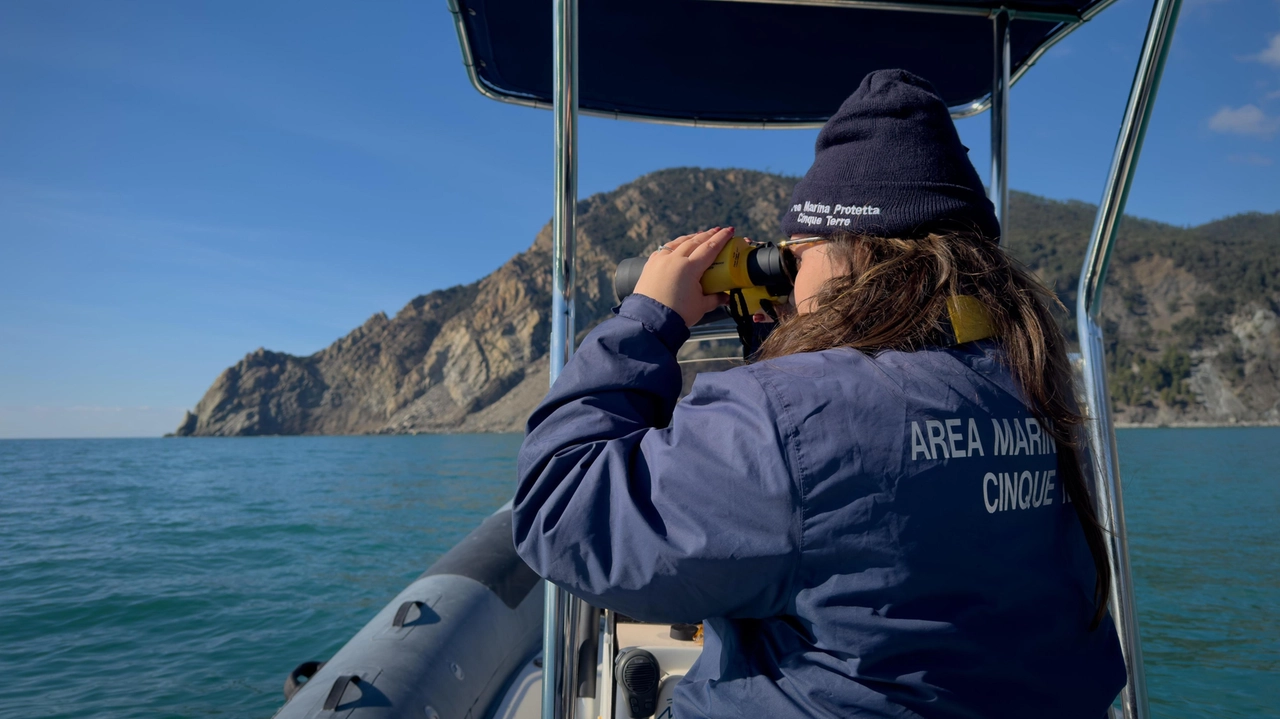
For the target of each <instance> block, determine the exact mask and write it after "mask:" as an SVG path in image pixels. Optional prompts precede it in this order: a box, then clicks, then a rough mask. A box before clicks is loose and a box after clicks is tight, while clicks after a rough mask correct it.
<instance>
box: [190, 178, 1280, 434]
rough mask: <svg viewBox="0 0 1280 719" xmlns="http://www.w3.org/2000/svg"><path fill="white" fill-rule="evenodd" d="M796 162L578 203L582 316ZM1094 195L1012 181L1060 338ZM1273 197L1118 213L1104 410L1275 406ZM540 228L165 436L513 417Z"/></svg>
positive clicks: (242, 378)
mask: <svg viewBox="0 0 1280 719" xmlns="http://www.w3.org/2000/svg"><path fill="white" fill-rule="evenodd" d="M794 182H795V178H792V177H784V176H780V175H773V174H769V173H763V172H754V171H747V170H708V169H696V168H675V169H670V170H662V171H659V172H655V173H652V174H649V175H645V176H643V177H641V178H639V179H637V180H635V181H634V182H631V183H629V184H627V185H624V186H622V187H620V188H618V189H616V190H614V191H612V192H607V193H601V194H598V195H594V196H592V197H590V198H587V199H585V200H582V201H581V202H579V203H578V238H577V239H578V265H577V272H578V299H577V316H578V318H579V325H580V326H581V327H582V332H584V333H585V332H586V331H587V330H589V329H590V327H591V326H593V325H594V324H596V323H597V322H599V321H601V320H602V319H604V318H605V317H606V316H607V315H608V311H609V308H610V306H612V304H613V303H614V298H613V291H612V270H613V267H614V265H615V264H616V263H617V261H618V260H620V259H623V258H625V257H631V256H635V255H638V254H641V253H642V252H644V251H646V250H649V249H652V248H653V247H655V246H656V245H657V244H658V243H660V242H663V241H666V240H668V239H670V238H672V237H675V236H677V235H680V234H683V233H684V232H687V231H689V230H690V229H693V228H700V227H708V226H712V225H733V226H734V227H736V228H737V229H738V231H739V233H740V234H744V235H746V236H748V237H753V238H760V239H765V238H773V237H776V236H777V235H778V233H779V232H780V228H779V225H778V218H779V216H780V215H781V212H782V208H783V206H784V204H785V203H786V202H787V200H788V199H789V198H790V193H791V188H792V186H793V184H794ZM1094 209H1095V208H1094V207H1093V206H1092V205H1089V204H1087V203H1083V202H1058V201H1054V200H1047V199H1044V198H1040V197H1036V196H1034V195H1028V194H1023V193H1013V197H1012V202H1011V206H1010V213H1009V214H1010V221H1009V227H1008V228H1007V230H1006V239H1005V245H1006V247H1007V248H1008V249H1009V250H1010V252H1011V253H1012V254H1014V255H1015V256H1016V257H1018V258H1019V259H1020V260H1022V261H1023V262H1024V263H1025V264H1026V265H1027V266H1028V267H1030V268H1031V269H1032V270H1034V271H1035V272H1036V273H1037V274H1038V275H1039V277H1040V278H1041V279H1042V281H1044V282H1045V283H1046V284H1047V285H1048V286H1050V287H1051V288H1053V290H1054V291H1055V292H1056V293H1057V295H1058V296H1059V298H1060V299H1061V300H1062V301H1063V304H1064V305H1065V307H1064V309H1063V310H1062V311H1061V312H1059V315H1060V319H1061V320H1062V321H1063V323H1064V329H1066V330H1067V332H1068V335H1069V336H1071V337H1073V338H1074V335H1075V325H1074V310H1075V285H1076V280H1077V278H1078V275H1079V269H1080V264H1081V260H1082V258H1083V254H1084V248H1085V244H1086V243H1087V241H1088V233H1089V228H1090V226H1091V224H1092V222H1093V215H1094ZM1277 249H1280V213H1278V214H1271V215H1264V214H1257V213H1255V214H1247V215H1238V216H1234V217H1229V218H1226V219H1223V220H1218V221H1216V222H1212V223H1209V224H1206V225H1202V226H1199V227H1193V228H1179V227H1173V226H1170V225H1164V224H1161V223H1157V222H1152V221H1149V220H1140V219H1135V218H1126V219H1125V221H1124V223H1123V225H1122V227H1121V234H1120V238H1119V240H1118V249H1117V251H1116V254H1115V259H1114V260H1113V262H1112V265H1111V271H1110V275H1109V278H1108V286H1107V289H1106V291H1105V294H1104V304H1103V318H1104V322H1105V327H1104V329H1105V332H1106V336H1107V338H1108V342H1109V343H1110V346H1109V347H1108V352H1109V358H1110V361H1111V365H1112V366H1111V367H1110V369H1111V376H1112V380H1111V381H1112V390H1113V396H1114V397H1115V402H1116V405H1115V406H1116V411H1117V420H1118V421H1120V422H1124V423H1130V424H1161V423H1163V424H1168V423H1175V424H1196V423H1201V424H1204V423H1217V424H1224V423H1225V424H1230V423H1241V422H1246V423H1253V422H1267V423H1276V422H1280V323H1278V322H1277V317H1276V310H1277V308H1280V256H1278V255H1277V252H1276V251H1277ZM550 266H551V232H550V227H549V226H547V227H544V228H543V230H542V231H541V232H539V233H538V236H537V237H536V238H535V239H534V242H533V245H532V246H531V247H530V248H529V249H528V250H527V251H525V252H523V253H521V254H519V255H516V256H515V257H513V258H511V259H510V260H508V261H507V262H506V263H505V264H503V265H502V266H501V267H499V268H498V269H497V270H495V271H494V272H493V273H492V274H490V275H489V276H487V277H485V278H483V279H481V280H479V281H477V282H474V283H472V284H470V285H465V286H458V287H452V288H449V289H444V290H436V291H434V292H430V293H428V294H425V295H422V296H420V297H417V298H415V299H414V300H412V301H411V302H410V303H409V304H408V305H406V306H405V307H404V308H403V309H401V310H400V311H399V312H398V313H396V316H395V317H392V318H389V317H387V316H386V315H385V314H382V313H379V314H376V315H374V316H373V317H371V318H369V320H368V321H366V322H365V323H364V324H363V325H361V326H360V327H358V328H356V329H355V330H353V331H352V332H351V333H350V334H348V335H347V336H345V337H343V338H341V339H339V340H338V341H337V342H334V343H333V344H332V345H330V346H329V347H326V348H325V349H323V350H320V351H319V352H316V353H315V354H312V355H309V356H306V357H298V356H294V355H289V354H284V353H280V352H271V351H268V350H264V349H258V350H256V351H254V352H251V353H250V354H248V355H246V356H245V358H244V359H242V360H241V361H240V362H238V363H236V364H235V365H234V366H232V367H230V368H228V369H227V370H226V371H224V372H223V373H222V375H220V376H219V377H218V378H217V380H215V381H214V383H213V386H212V387H210V388H209V391H208V392H206V393H205V396H204V397H203V398H202V399H201V400H200V402H199V404H197V405H196V408H195V410H194V412H188V413H187V416H186V417H185V418H184V420H183V422H182V424H181V425H180V426H179V427H178V429H177V430H176V432H175V434H177V435H180V436H193V435H203V436H210V435H212V436H231V435H263V434H368V433H417V432H490V431H518V430H519V429H520V428H521V426H522V425H523V422H524V418H525V417H526V416H527V415H528V413H529V412H530V411H531V410H532V408H533V406H534V405H535V404H536V403H537V402H538V400H539V399H541V397H542V395H543V394H544V393H545V392H546V387H547V368H546V364H547V363H546V353H547V349H548V340H549V335H550V320H549V311H550V296H551V295H550V291H551V286H550V285H551V278H550V270H549V268H550Z"/></svg>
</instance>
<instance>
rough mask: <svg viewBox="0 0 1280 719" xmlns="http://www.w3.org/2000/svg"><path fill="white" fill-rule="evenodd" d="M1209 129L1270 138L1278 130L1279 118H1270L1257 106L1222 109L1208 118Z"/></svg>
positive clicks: (1231, 133)
mask: <svg viewBox="0 0 1280 719" xmlns="http://www.w3.org/2000/svg"><path fill="white" fill-rule="evenodd" d="M1209 129H1210V130H1213V131H1214V132H1222V133H1226V134H1230V135H1256V136H1258V137H1270V136H1272V135H1274V134H1275V133H1276V130H1280V117H1270V116H1269V115H1267V113H1265V112H1263V111H1262V108H1260V107H1258V106H1257V105H1245V106H1243V107H1238V108H1230V107H1224V108H1222V109H1221V110H1218V112H1217V113H1216V114H1214V116H1213V117H1211V118H1209Z"/></svg>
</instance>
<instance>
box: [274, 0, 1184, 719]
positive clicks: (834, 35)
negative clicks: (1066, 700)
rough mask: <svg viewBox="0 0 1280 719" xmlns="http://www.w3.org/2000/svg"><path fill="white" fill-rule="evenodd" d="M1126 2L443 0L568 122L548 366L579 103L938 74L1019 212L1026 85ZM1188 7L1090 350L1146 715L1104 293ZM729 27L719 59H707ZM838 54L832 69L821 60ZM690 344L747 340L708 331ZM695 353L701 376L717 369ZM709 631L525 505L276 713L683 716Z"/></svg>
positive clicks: (498, 516) (695, 117)
mask: <svg viewBox="0 0 1280 719" xmlns="http://www.w3.org/2000/svg"><path fill="white" fill-rule="evenodd" d="M1113 2H1114V0H1016V1H1010V2H999V1H994V0H993V1H984V0H929V1H920V2H918V1H916V0H643V1H641V0H448V10H449V12H450V13H452V15H453V18H454V23H455V27H456V29H457V35H458V42H459V45H460V48H461V51H462V58H463V65H464V67H465V68H466V72H467V74H468V76H469V78H470V81H471V83H472V85H473V86H474V87H475V89H476V90H478V91H479V92H480V93H482V94H483V95H485V96H486V97H489V98H492V99H494V100H498V101H501V102H507V103H514V104H517V105H524V106H529V107H535V108H543V109H550V110H551V111H552V113H553V115H554V144H555V179H554V183H555V187H554V213H553V221H552V236H553V252H552V267H550V268H548V269H549V271H550V272H551V273H552V281H553V282H552V284H553V293H552V334H551V350H550V353H549V354H550V359H549V361H550V366H551V379H552V381H553V382H554V381H555V378H556V377H557V375H558V373H559V371H560V370H561V368H562V367H563V366H564V364H565V362H566V361H567V360H568V358H569V356H570V354H571V352H572V350H573V338H574V336H575V321H574V250H575V248H574V237H575V233H574V227H575V215H574V213H575V207H576V204H577V162H578V150H577V128H578V117H579V115H580V114H587V115H592V116H600V117H609V118H615V119H619V120H637V121H642V122H657V123H667V124H675V125H687V126H696V127H708V128H777V129H787V128H816V127H819V126H821V124H822V123H823V122H825V121H826V119H827V117H828V116H829V115H830V114H831V113H832V112H834V111H835V109H836V108H837V107H839V106H840V103H841V101H842V100H843V99H844V98H845V96H846V94H847V92H848V91H849V90H850V89H851V88H852V87H854V86H855V85H856V83H857V82H858V80H860V79H861V78H862V77H863V76H864V75H865V74H866V73H867V72H869V71H871V70H875V69H880V68H885V67H901V68H903V69H906V70H909V71H911V72H914V73H916V74H918V75H921V76H923V77H925V78H927V79H929V80H930V81H931V82H932V83H933V84H934V85H935V87H937V88H938V90H939V92H940V94H941V95H942V97H943V98H944V100H946V101H947V103H948V105H949V106H950V107H951V110H952V115H953V117H956V118H961V117H969V116H972V115H976V114H978V113H981V112H989V113H990V118H991V148H992V165H991V183H990V194H991V199H992V201H993V203H994V204H995V207H996V212H997V215H998V217H999V218H1000V219H1001V221H1002V223H1003V221H1004V219H1005V212H1006V209H1007V207H1008V173H1007V166H1008V152H1007V137H1008V107H1009V88H1010V87H1011V86H1012V84H1013V83H1014V82H1016V81H1017V80H1018V79H1019V78H1020V77H1022V76H1023V75H1024V74H1025V73H1026V72H1028V71H1029V69H1030V68H1031V67H1032V65H1034V64H1035V62H1036V60H1038V59H1039V58H1040V57H1041V56H1042V55H1043V54H1044V53H1045V52H1046V51H1047V50H1048V49H1049V48H1050V47H1052V46H1053V45H1054V44H1055V43H1057V42H1059V41H1060V40H1062V39H1063V38H1064V37H1066V36H1068V35H1069V34H1070V33H1071V32H1072V31H1074V30H1075V29H1076V28H1078V27H1080V26H1081V25H1082V24H1083V23H1085V22H1088V21H1089V20H1090V19H1092V18H1093V17H1095V16H1097V15H1098V13H1100V12H1103V11H1104V10H1105V9H1106V8H1107V7H1108V6H1109V5H1111V4H1112V3H1113ZM1180 6H1181V0H1153V4H1152V10H1151V17H1150V20H1149V22H1148V25H1147V29H1146V33H1145V36H1144V38H1143V44H1142V51H1141V54H1140V56H1139V59H1138V64H1137V68H1136V70H1135V73H1134V78H1133V83H1132V86H1131V89H1130V93H1129V97H1128V101H1127V104H1126V107H1125V112H1124V115H1123V119H1122V121H1121V125H1120V129H1119V136H1118V139H1117V142H1116V147H1115V151H1114V154H1113V157H1112V163H1111V169H1110V172H1109V174H1108V178H1107V182H1106V185H1105V187H1104V190H1103V195H1102V201H1101V202H1100V203H1099V207H1098V214H1097V218H1096V220H1095V222H1094V226H1093V230H1092V233H1091V236H1090V239H1089V245H1088V249H1087V251H1086V255H1085V260H1084V265H1083V268H1082V271H1081V275H1080V285H1079V292H1078V299H1077V312H1076V321H1077V330H1078V336H1079V338H1080V353H1079V355H1077V356H1076V357H1075V362H1076V366H1077V371H1078V374H1079V378H1080V383H1079V389H1080V390H1081V393H1082V395H1083V402H1084V408H1085V410H1086V414H1087V416H1088V417H1089V421H1088V432H1087V435H1088V441H1089V449H1090V452H1091V454H1092V460H1093V466H1094V468H1095V492H1094V494H1095V503H1096V505H1097V508H1096V509H1097V515H1098V517H1099V519H1100V521H1101V522H1102V524H1103V526H1104V528H1105V529H1106V530H1107V531H1108V536H1109V545H1108V553H1109V555H1110V559H1111V567H1112V572H1113V576H1112V586H1113V588H1114V591H1113V592H1112V596H1111V605H1110V610H1111V614H1112V616H1113V618H1114V619H1115V623H1116V629H1117V633H1118V634H1119V637H1120V642H1121V647H1122V650H1123V653H1124V658H1125V663H1126V666H1127V669H1128V676H1129V681H1128V684H1127V685H1126V686H1125V688H1124V690H1123V691H1122V693H1121V695H1120V697H1119V698H1118V701H1117V705H1116V706H1113V708H1112V716H1116V717H1119V716H1122V717H1124V719H1147V717H1149V716H1150V714H1149V709H1148V702H1147V692H1146V684H1145V679H1144V670H1143V660H1142V650H1141V646H1140V644H1139V637H1138V627H1137V618H1136V614H1135V597H1134V587H1133V581H1132V576H1131V571H1130V564H1129V551H1128V542H1127V534H1126V530H1125V519H1124V506H1123V499H1122V496H1121V485H1120V471H1119V461H1118V457H1117V454H1116V444H1115V431H1114V426H1113V423H1112V420H1111V416H1110V404H1109V400H1108V397H1109V395H1108V390H1107V381H1106V373H1105V367H1106V362H1105V355H1104V344H1103V336H1102V330H1101V328H1100V325H1099V321H1098V318H1099V311H1100V308H1101V291H1102V286H1103V282H1104V280H1105V278H1106V272H1107V264H1108V260H1109V258H1110V257H1111V253H1112V250H1113V249H1114V244H1115V239H1116V230H1117V227H1118V224H1119V221H1120V218H1121V215H1122V213H1123V210H1124V206H1125V201H1126V199H1127V196H1128V192H1129V188H1130V185H1131V183H1132V180H1133V175H1134V170H1135V168H1136V166H1137V162H1138V157H1139V154H1140V150H1141V147H1142V142H1143V137H1144V135H1145V132H1146V128H1147V124H1148V122H1149V120H1150V117H1151V114H1152V109H1153V106H1154V102H1155V97H1156V91H1157V89H1158V87H1159V82H1160V77H1161V75H1162V73H1163V70H1164V64H1165V59H1166V57H1167V55H1168V52H1169V45H1170V40H1171V38H1172V35H1173V31H1174V27H1175V25H1176V22H1177V18H1178V13H1179V10H1180ZM708 38H714V39H715V42H716V43H718V46H719V47H722V48H724V50H723V52H717V53H704V52H701V50H700V48H702V47H703V46H704V45H705V44H706V40H707V39H708ZM826 48H838V49H839V52H833V53H830V54H829V55H828V56H827V57H825V58H824V62H823V63H821V69H820V70H815V64H814V63H813V62H812V56H813V54H814V53H816V52H823V50H824V49H826ZM695 329H696V331H695V332H694V333H693V334H694V337H693V341H700V340H708V339H723V338H726V337H735V336H736V333H735V332H734V331H733V329H732V326H731V325H727V324H726V322H723V321H722V322H712V323H709V324H706V325H702V326H699V327H697V328H695ZM710 368H711V367H710V366H700V367H698V368H697V369H710ZM698 639H699V631H698V628H697V627H696V626H686V625H676V626H665V625H646V624H638V623H635V622H631V621H628V620H627V619H626V618H625V617H619V616H618V615H616V614H615V613H614V612H611V611H608V610H601V609H599V608H595V607H591V606H589V605H587V604H586V603H584V602H582V601H581V600H579V599H576V598H574V597H572V596H570V595H569V594H568V593H566V592H565V591H564V590H561V589H559V588H557V587H555V586H554V585H551V584H548V583H546V582H543V581H542V580H540V579H539V578H538V577H537V576H535V575H534V574H533V572H532V571H531V570H529V568H528V567H527V566H525V565H524V563H523V562H522V561H521V560H520V559H519V557H518V556H517V555H516V553H515V548H514V546H513V543H512V537H511V508H510V505H508V506H506V507H503V508H500V509H499V510H498V511H497V512H495V513H494V514H493V515H492V516H490V517H489V518H488V519H486V520H485V521H484V522H483V523H482V524H481V525H480V526H479V527H478V528H477V529H476V530H475V531H473V532H472V533H471V534H470V535H468V536H467V537H466V538H465V539H463V540H462V541H461V542H459V543H458V545H457V546H455V547H454V548H453V549H451V550H450V551H449V552H448V553H446V554H445V555H444V556H443V557H441V558H440V560H439V561H437V562H436V563H435V564H434V565H432V566H431V567H430V568H429V569H428V570H427V571H426V572H425V573H424V574H423V575H422V576H421V577H419V578H418V579H417V580H416V581H414V582H413V583H411V584H410V585H409V586H408V587H406V588H405V589H404V590H403V591H402V592H400V594H398V595H397V596H396V597H394V598H393V599H392V600H391V602H390V603H388V604H387V605H386V607H384V608H383V609H382V610H381V611H380V612H378V614H377V615H375V616H374V617H373V619H371V620H370V621H369V623H368V624H367V625H365V627H364V628H363V629H361V630H360V631H359V632H358V633H357V634H356V635H355V636H354V637H352V639H351V640H350V641H349V642H348V643H347V644H346V645H345V646H343V647H342V649H340V650H339V651H338V652H337V653H336V654H335V655H334V656H333V657H332V658H330V659H329V660H328V661H327V662H324V663H320V662H316V661H309V662H304V663H303V664H301V665H299V666H298V667H297V668H296V669H294V671H293V672H291V673H290V674H289V676H288V678H287V679H286V681H285V696H286V702H285V703H284V705H283V706H282V707H281V708H280V710H279V711H278V712H277V713H276V717H279V718H280V719H302V718H304V717H305V718H310V717H324V718H325V719H327V718H328V717H355V718H358V719H365V718H374V717H376V718H379V719H392V718H397V719H400V718H408V717H416V718H423V717H425V718H426V719H535V718H537V717H541V719H594V718H596V717H599V718H600V719H621V718H623V717H632V719H640V718H641V717H648V716H656V717H658V718H659V719H669V717H670V715H671V708H670V697H671V692H672V689H673V688H674V686H675V684H676V683H678V682H679V680H680V678H681V677H682V676H683V675H684V673H685V672H686V671H687V670H688V669H689V667H690V666H691V665H692V664H693V661H694V660H695V659H696V658H697V657H698V655H699V652H700V643H699V641H698Z"/></svg>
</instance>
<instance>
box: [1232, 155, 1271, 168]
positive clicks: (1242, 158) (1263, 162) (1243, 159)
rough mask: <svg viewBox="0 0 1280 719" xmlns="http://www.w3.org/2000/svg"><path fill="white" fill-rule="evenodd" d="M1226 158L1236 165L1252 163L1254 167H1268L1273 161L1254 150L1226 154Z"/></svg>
mask: <svg viewBox="0 0 1280 719" xmlns="http://www.w3.org/2000/svg"><path fill="white" fill-rule="evenodd" d="M1227 160H1228V161H1229V162H1232V163H1235V164H1237V165H1254V166H1256V167H1270V166H1272V165H1274V164H1275V162H1274V161H1273V160H1272V159H1271V158H1270V157H1267V156H1266V155H1259V154H1258V153H1256V152H1246V153H1244V154H1242V155H1228V156H1227Z"/></svg>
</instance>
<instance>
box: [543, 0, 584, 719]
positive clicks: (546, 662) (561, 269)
mask: <svg viewBox="0 0 1280 719" xmlns="http://www.w3.org/2000/svg"><path fill="white" fill-rule="evenodd" d="M551 16H552V19H551V23H552V47H553V49H552V52H553V54H554V58H553V64H554V67H555V70H554V81H553V82H554V98H553V99H554V104H553V107H552V113H553V115H554V125H555V130H554V131H555V210H554V214H553V215H552V220H551V264H552V270H551V271H552V276H551V277H552V279H551V357H550V360H551V382H552V383H554V382H555V381H556V378H557V377H559V376H560V370H561V369H563V368H564V365H565V363H566V362H568V361H569V356H570V355H571V354H572V353H573V340H574V334H575V332H574V330H575V327H574V317H573V293H574V281H575V277H574V266H573V265H574V262H573V259H574V224H575V223H574V220H575V217H574V213H575V210H576V208H577V203H578V0H554V2H553V3H552V10H551ZM578 605H579V600H577V599H575V598H574V597H573V596H572V595H570V594H569V593H568V592H566V591H565V590H563V589H561V588H559V587H557V586H556V585H554V584H552V583H551V582H546V598H545V603H544V610H543V617H542V717H543V719H571V717H572V714H573V707H574V701H573V696H574V692H573V681H574V677H575V674H576V671H575V661H574V654H575V649H576V647H577V638H576V636H566V635H576V634H577V631H576V629H577V625H578V622H577V611H578Z"/></svg>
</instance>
